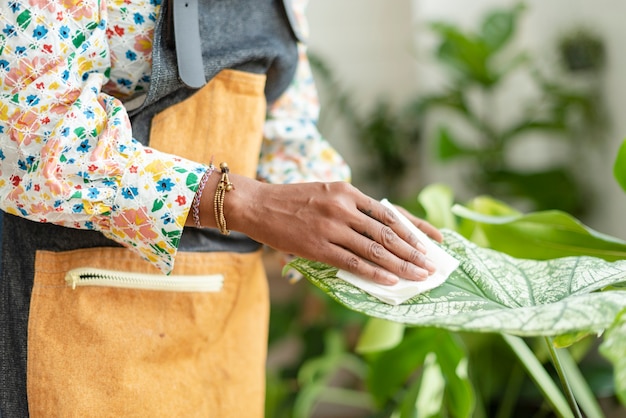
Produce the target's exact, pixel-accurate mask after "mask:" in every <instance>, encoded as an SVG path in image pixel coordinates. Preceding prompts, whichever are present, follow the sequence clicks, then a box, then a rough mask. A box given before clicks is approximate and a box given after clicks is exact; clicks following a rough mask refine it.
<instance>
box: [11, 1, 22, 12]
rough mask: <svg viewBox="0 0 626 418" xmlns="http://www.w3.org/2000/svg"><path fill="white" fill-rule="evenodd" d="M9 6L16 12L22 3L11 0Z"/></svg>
mask: <svg viewBox="0 0 626 418" xmlns="http://www.w3.org/2000/svg"><path fill="white" fill-rule="evenodd" d="M9 7H10V8H11V11H12V12H13V13H15V12H17V11H19V10H20V3H19V2H18V1H15V0H13V1H10V2H9Z"/></svg>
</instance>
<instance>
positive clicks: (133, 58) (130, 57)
mask: <svg viewBox="0 0 626 418" xmlns="http://www.w3.org/2000/svg"><path fill="white" fill-rule="evenodd" d="M126 58H128V60H129V61H137V54H136V53H135V52H133V51H131V50H130V49H129V50H128V51H126Z"/></svg>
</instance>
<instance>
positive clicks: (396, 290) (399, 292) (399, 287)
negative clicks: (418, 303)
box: [337, 199, 459, 305]
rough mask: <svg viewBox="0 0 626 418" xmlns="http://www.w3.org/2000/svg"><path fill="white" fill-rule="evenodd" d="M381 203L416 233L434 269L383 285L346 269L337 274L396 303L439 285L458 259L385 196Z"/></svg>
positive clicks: (390, 302) (384, 300) (451, 270)
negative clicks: (423, 275)
mask: <svg viewBox="0 0 626 418" xmlns="http://www.w3.org/2000/svg"><path fill="white" fill-rule="evenodd" d="M381 203H382V204H383V205H385V206H387V207H388V208H389V209H391V210H392V211H393V212H394V213H395V214H396V215H397V216H398V217H399V218H400V220H401V221H402V223H404V224H405V225H406V226H407V227H408V228H409V229H411V231H412V232H413V233H414V234H415V235H417V237H418V238H419V240H420V241H421V242H422V244H424V246H425V247H426V256H427V257H428V258H429V259H430V260H431V261H432V262H433V264H434V265H435V267H436V269H437V270H436V271H435V273H433V274H432V275H430V276H429V277H428V278H427V279H426V280H424V281H421V282H416V281H413V280H406V279H402V278H401V279H400V281H399V282H398V283H396V284H395V285H392V286H385V285H381V284H377V283H374V282H372V281H370V280H366V279H362V278H360V277H358V276H355V275H354V274H352V273H349V272H347V271H345V270H339V271H338V272H337V277H339V278H341V279H343V280H345V281H347V282H348V283H351V284H352V285H354V286H356V287H358V288H360V289H362V290H364V291H365V292H367V293H369V294H370V295H372V296H374V297H377V298H378V299H380V300H382V301H383V302H386V303H388V304H390V305H399V304H401V303H402V302H404V301H406V300H408V299H410V298H412V297H413V296H415V295H418V294H420V293H424V292H427V291H429V290H432V289H434V288H435V287H437V286H439V285H441V284H442V283H443V282H445V281H446V279H447V278H448V276H450V274H452V272H453V271H454V270H455V269H456V268H457V267H458V265H459V261H458V260H457V259H456V258H454V257H452V256H451V255H450V254H448V253H447V252H445V251H444V250H443V249H442V248H440V247H439V246H437V245H436V244H435V242H434V241H433V240H431V239H430V238H428V236H427V235H426V234H425V233H423V232H422V231H420V230H419V229H418V228H417V227H416V226H415V225H413V224H412V223H411V221H409V220H408V219H407V218H406V217H405V216H404V215H402V214H401V213H400V212H399V211H398V209H396V207H395V206H393V205H392V204H391V203H390V202H389V201H388V200H387V199H383V200H382V201H381Z"/></svg>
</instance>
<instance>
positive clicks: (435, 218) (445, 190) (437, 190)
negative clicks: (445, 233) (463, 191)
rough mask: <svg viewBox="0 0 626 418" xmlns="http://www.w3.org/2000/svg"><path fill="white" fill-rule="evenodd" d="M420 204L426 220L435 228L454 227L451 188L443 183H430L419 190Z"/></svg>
mask: <svg viewBox="0 0 626 418" xmlns="http://www.w3.org/2000/svg"><path fill="white" fill-rule="evenodd" d="M417 199H418V201H419V203H420V205H422V207H423V208H424V211H425V212H426V220H427V221H428V222H430V223H431V224H433V225H434V226H436V227H437V228H447V229H452V230H454V229H456V220H455V219H454V215H453V214H452V206H453V205H454V195H453V193H452V189H451V188H450V187H448V186H446V185H444V184H432V185H429V186H427V187H425V188H424V189H422V191H421V192H420V194H419V196H418V198H417Z"/></svg>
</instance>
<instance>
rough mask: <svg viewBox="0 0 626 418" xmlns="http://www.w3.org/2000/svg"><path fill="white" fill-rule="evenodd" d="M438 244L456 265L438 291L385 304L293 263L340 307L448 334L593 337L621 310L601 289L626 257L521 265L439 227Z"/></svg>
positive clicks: (620, 295)
mask: <svg viewBox="0 0 626 418" xmlns="http://www.w3.org/2000/svg"><path fill="white" fill-rule="evenodd" d="M442 232H443V233H444V236H445V240H444V244H443V245H442V246H443V247H444V248H445V249H446V250H447V251H448V252H449V253H450V254H452V255H453V256H454V257H456V258H457V259H459V260H460V262H461V263H460V266H459V268H457V270H456V271H455V272H454V273H452V275H450V277H449V278H448V280H447V281H446V282H445V283H444V284H443V285H441V286H440V287H438V288H436V289H433V290H431V291H430V292H427V293H424V294H422V295H418V296H416V297H414V298H412V299H410V300H408V301H406V302H405V303H403V304H401V305H397V306H394V305H388V304H386V303H384V302H382V301H380V300H379V299H377V298H374V297H373V296H370V295H369V294H367V293H365V292H363V291H362V290H360V289H358V288H356V287H354V286H352V285H350V284H349V283H347V282H345V281H343V280H342V279H339V278H337V277H336V273H337V269H336V268H333V267H330V266H328V265H326V264H323V263H317V262H312V261H309V260H305V259H301V258H298V259H296V260H294V261H292V262H291V263H289V267H293V268H295V269H296V270H298V271H300V272H301V273H302V274H303V275H304V276H305V277H307V279H309V280H310V281H311V282H312V283H314V284H315V285H317V286H318V287H320V288H321V289H322V290H323V291H325V292H326V293H327V294H328V295H330V296H331V297H332V298H334V299H335V300H337V301H338V302H339V303H341V304H343V305H345V306H347V307H348V308H350V309H353V310H355V311H358V312H362V313H364V314H366V315H369V316H372V317H378V318H383V319H387V320H391V321H396V322H401V323H405V324H408V325H415V326H418V325H419V326H426V325H428V326H436V327H441V328H446V329H449V330H453V331H478V332H504V333H509V334H514V335H520V336H537V335H548V336H554V335H560V334H564V333H570V332H576V331H585V332H598V331H601V330H603V329H605V328H606V327H608V326H610V325H611V323H612V322H613V320H614V319H615V316H616V315H617V314H618V312H619V311H620V310H621V309H623V308H625V307H626V292H624V291H620V290H612V291H604V292H599V291H598V290H600V289H602V288H605V287H607V286H610V285H613V284H616V283H620V282H624V281H626V260H624V261H615V262H607V261H604V260H602V259H598V258H593V257H567V258H559V259H554V260H541V261H538V260H526V259H517V258H513V257H510V256H508V255H506V254H504V253H501V252H498V251H494V250H491V249H486V248H481V247H478V246H477V245H475V244H473V243H471V242H469V241H467V240H466V239H465V238H463V237H462V236H460V235H458V234H457V233H455V232H452V231H448V230H443V231H442Z"/></svg>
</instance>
